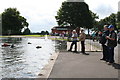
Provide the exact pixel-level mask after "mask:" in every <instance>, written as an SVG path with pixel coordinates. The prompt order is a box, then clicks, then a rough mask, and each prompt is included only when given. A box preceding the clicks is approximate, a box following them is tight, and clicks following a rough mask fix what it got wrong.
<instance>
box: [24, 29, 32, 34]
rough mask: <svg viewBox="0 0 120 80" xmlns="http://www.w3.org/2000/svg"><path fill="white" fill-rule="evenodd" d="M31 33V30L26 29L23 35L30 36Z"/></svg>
mask: <svg viewBox="0 0 120 80" xmlns="http://www.w3.org/2000/svg"><path fill="white" fill-rule="evenodd" d="M30 33H31V31H30V29H29V28H26V29H25V30H24V31H23V34H25V35H28V34H30Z"/></svg>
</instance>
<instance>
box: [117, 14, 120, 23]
mask: <svg viewBox="0 0 120 80" xmlns="http://www.w3.org/2000/svg"><path fill="white" fill-rule="evenodd" d="M117 22H120V12H118V13H117Z"/></svg>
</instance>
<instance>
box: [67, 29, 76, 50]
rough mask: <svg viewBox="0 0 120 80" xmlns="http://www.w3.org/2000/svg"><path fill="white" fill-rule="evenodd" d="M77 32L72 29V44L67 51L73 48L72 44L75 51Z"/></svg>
mask: <svg viewBox="0 0 120 80" xmlns="http://www.w3.org/2000/svg"><path fill="white" fill-rule="evenodd" d="M77 37H78V34H77V32H76V30H73V32H72V39H73V40H72V44H71V46H70V49H69V50H68V51H72V48H73V45H75V50H74V52H77V41H78V38H77Z"/></svg>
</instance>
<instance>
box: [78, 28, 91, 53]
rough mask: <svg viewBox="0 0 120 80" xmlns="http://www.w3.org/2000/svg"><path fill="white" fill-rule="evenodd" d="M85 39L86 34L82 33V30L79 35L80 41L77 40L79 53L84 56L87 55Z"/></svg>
mask: <svg viewBox="0 0 120 80" xmlns="http://www.w3.org/2000/svg"><path fill="white" fill-rule="evenodd" d="M85 39H86V34H85V33H84V30H83V29H82V30H81V33H80V39H79V40H80V41H81V52H82V53H83V54H85V55H89V54H87V53H85Z"/></svg>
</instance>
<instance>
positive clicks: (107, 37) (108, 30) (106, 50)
mask: <svg viewBox="0 0 120 80" xmlns="http://www.w3.org/2000/svg"><path fill="white" fill-rule="evenodd" d="M78 36H79V39H78ZM119 36H120V33H119ZM71 37H72V39H73V40H72V43H71V46H70V49H69V50H68V51H72V48H73V45H75V50H74V52H77V42H78V41H81V52H82V53H83V54H86V53H85V39H86V34H85V33H84V30H83V29H82V30H81V33H80V34H79V35H78V34H77V32H76V30H73V32H72V36H71ZM119 39H120V37H119ZM119 39H118V40H119ZM99 42H100V44H102V48H103V57H102V58H101V59H100V60H104V61H106V62H108V64H112V63H114V62H115V60H114V48H115V47H116V46H117V33H116V32H115V31H114V26H113V25H105V26H104V30H103V32H102V34H101V37H100V39H99ZM86 55H89V54H86Z"/></svg>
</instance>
